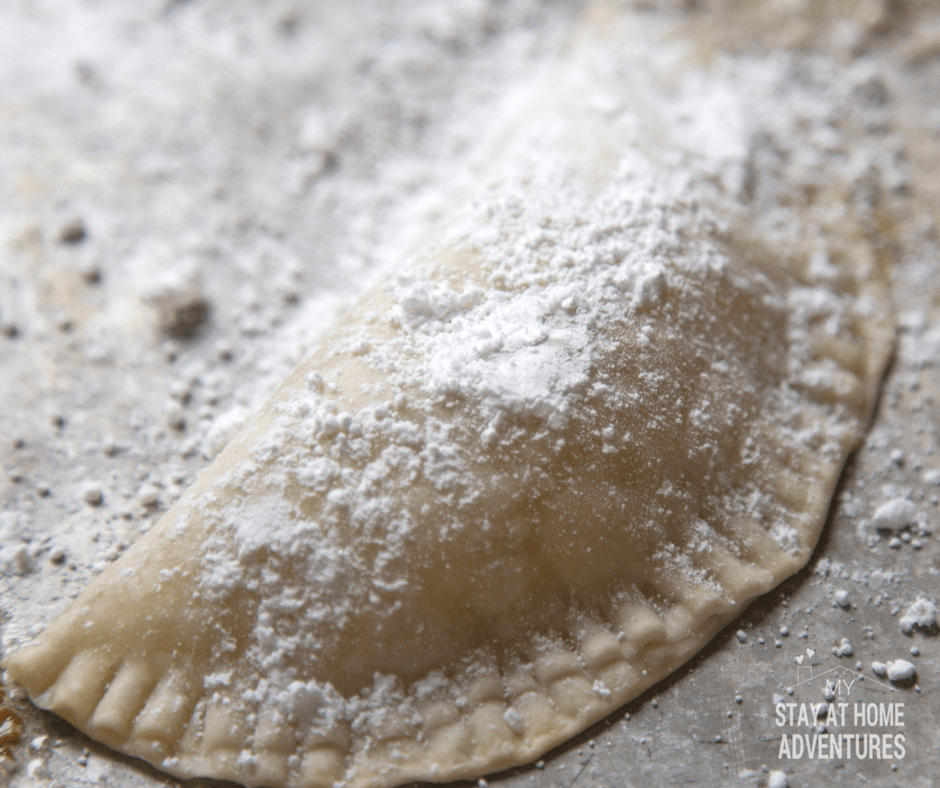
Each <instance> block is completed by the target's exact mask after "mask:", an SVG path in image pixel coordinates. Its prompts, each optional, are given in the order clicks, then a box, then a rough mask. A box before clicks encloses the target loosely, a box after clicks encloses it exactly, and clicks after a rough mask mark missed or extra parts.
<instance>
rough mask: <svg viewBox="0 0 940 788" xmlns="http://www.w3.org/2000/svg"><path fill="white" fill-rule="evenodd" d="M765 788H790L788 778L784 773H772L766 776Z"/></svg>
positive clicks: (776, 771)
mask: <svg viewBox="0 0 940 788" xmlns="http://www.w3.org/2000/svg"><path fill="white" fill-rule="evenodd" d="M767 788H790V778H789V777H787V773H786V772H781V771H778V770H775V771H772V772H770V774H768V775H767Z"/></svg>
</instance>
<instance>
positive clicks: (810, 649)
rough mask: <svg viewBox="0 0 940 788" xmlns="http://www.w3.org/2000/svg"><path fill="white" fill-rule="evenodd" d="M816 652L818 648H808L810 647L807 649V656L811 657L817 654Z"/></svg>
mask: <svg viewBox="0 0 940 788" xmlns="http://www.w3.org/2000/svg"><path fill="white" fill-rule="evenodd" d="M815 653H816V649H814V648H808V649H806V656H807V657H811V656H813V654H815Z"/></svg>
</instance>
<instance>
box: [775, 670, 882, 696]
mask: <svg viewBox="0 0 940 788" xmlns="http://www.w3.org/2000/svg"><path fill="white" fill-rule="evenodd" d="M812 667H813V666H812V665H806V666H805V667H803V669H804V670H805V669H806V668H810V670H812ZM837 670H839V671H842V674H841V676H840V677H839V680H838V681H837V682H836V684H835V685H834V686H833V690H835V689H836V688H838V687H839V685H840V684H841V685H842V686H844V687H845V688H846V694H849V691H850V690H851V688H852V687H854V686H855V685H856V683H858V682H859V681H865V682H872V683H874V684H877V685H879V686H880V687H884V688H885V689H886V690H888V692H900V690H899V689H897V687H892V686H891V685H890V684H885V683H884V682H883V681H878V679H873V678H871V677H870V676H866V675H865V674H864V673H859V672H858V671H857V670H852V668H847V667H845V666H843V665H836V666H835V667H832V668H829V670H824V671H823V672H822V673H820V674H818V675H816V676H813V675H810V677H809V678H808V679H803V680H802V681H798V682H796V684H791V685H790V686H789V687H787V689H788V690H795V689H796V688H797V687H799V686H800V685H801V684H807V683H809V682H811V681H816V680H817V679H821V678H822V677H823V676H826V675H828V674H829V673H832V672H833V671H837ZM846 673H851V674H852V675H853V676H855V677H856V678H855V679H854V680H853V681H852V683H851V684H848V683H846V681H845V679H844V678H842V676H844V675H845V674H846ZM797 678H799V668H798V669H797ZM826 683H827V684H829V682H828V681H827V682H826ZM837 694H841V693H837Z"/></svg>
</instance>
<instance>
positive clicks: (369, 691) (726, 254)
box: [4, 63, 891, 788]
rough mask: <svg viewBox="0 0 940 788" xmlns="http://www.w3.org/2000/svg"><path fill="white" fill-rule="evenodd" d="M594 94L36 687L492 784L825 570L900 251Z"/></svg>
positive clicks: (573, 100) (74, 718) (207, 494)
mask: <svg viewBox="0 0 940 788" xmlns="http://www.w3.org/2000/svg"><path fill="white" fill-rule="evenodd" d="M568 65H569V66H570V63H569V64H568ZM579 84H580V83H577V82H576V81H573V82H569V83H568V89H567V90H565V89H562V88H557V89H555V90H554V92H552V95H551V96H550V98H548V99H546V100H544V101H543V100H542V99H541V98H540V99H538V100H537V101H536V102H535V103H536V104H538V105H539V106H540V107H541V109H540V114H539V115H538V117H539V118H540V123H541V125H540V128H539V131H538V133H537V134H535V135H529V136H528V137H527V136H526V135H525V134H524V133H523V134H522V135H521V136H519V137H514V138H512V139H510V141H508V142H507V141H506V139H505V138H501V137H499V136H498V135H497V139H496V142H494V143H493V145H494V147H493V148H492V150H493V153H492V157H491V159H490V161H491V162H497V163H498V164H497V165H492V166H491V164H487V165H485V166H483V167H482V169H481V172H480V175H479V178H480V183H481V184H482V185H481V186H480V187H479V190H478V192H477V193H476V195H475V198H474V200H475V201H474V202H473V203H472V204H471V205H470V207H468V208H462V209H460V210H455V211H454V213H453V215H452V216H450V217H448V218H449V219H450V220H451V223H450V224H449V225H448V226H447V227H445V228H441V229H440V238H438V239H436V240H435V241H434V242H433V243H431V242H429V243H428V244H427V246H426V250H425V252H424V253H423V254H422V256H420V257H419V258H418V259H416V260H414V261H413V262H412V263H411V264H410V265H409V267H408V268H407V272H406V273H405V274H402V275H400V276H398V277H397V278H396V279H394V280H392V281H390V282H389V283H387V284H386V285H384V286H383V287H380V288H378V289H377V290H375V291H374V292H373V293H372V294H371V295H369V296H368V297H367V298H365V299H364V300H363V301H362V302H361V303H359V304H358V305H357V306H356V307H355V308H354V309H353V310H352V311H351V312H350V314H349V315H347V316H346V318H345V319H344V320H343V321H342V322H341V323H340V324H339V325H338V326H337V327H336V328H335V329H334V330H333V331H332V332H331V333H330V334H329V335H328V336H327V337H326V338H325V339H324V341H323V343H322V345H321V346H320V348H319V349H318V350H317V351H316V352H315V353H314V354H312V355H311V356H310V357H309V358H308V359H307V360H305V361H304V362H302V363H301V364H300V366H299V367H298V368H297V369H296V370H295V371H294V372H293V374H292V375H291V376H290V378H289V379H288V380H287V381H285V382H284V383H283V385H281V387H280V388H279V389H278V390H277V392H276V393H275V394H274V396H273V397H272V399H271V400H270V401H269V402H268V403H267V405H266V406H265V407H264V408H263V409H262V410H261V411H260V412H259V413H258V414H257V415H256V416H255V417H254V418H253V419H252V420H251V421H250V422H249V424H248V426H247V427H246V428H245V429H244V430H243V431H242V433H241V434H240V435H239V436H238V437H236V439H235V440H234V441H233V442H232V443H231V444H230V445H229V446H228V447H227V448H226V449H225V450H224V451H223V452H222V453H221V454H220V455H219V457H218V458H217V459H216V460H215V461H214V462H213V463H212V465H211V466H209V467H208V468H207V469H206V470H205V471H204V472H203V473H202V475H201V476H200V477H199V479H198V480H197V481H196V483H195V484H194V485H193V486H192V487H191V488H190V489H189V491H188V492H187V493H186V494H185V495H184V496H183V497H182V499H181V500H180V501H179V502H178V503H177V504H176V505H175V506H173V508H172V509H171V510H170V511H169V512H167V514H166V515H165V516H164V517H163V518H162V520H161V521H160V522H159V524H158V525H156V526H155V527H154V528H153V529H152V530H151V531H150V532H149V533H148V534H147V535H146V536H144V537H143V538H142V539H141V540H140V541H139V542H138V543H137V544H136V545H134V546H133V547H132V548H131V549H130V550H129V551H128V552H127V553H126V554H125V555H124V556H122V557H121V558H120V559H119V560H118V561H116V562H115V563H114V564H113V565H111V566H110V567H109V568H108V569H106V570H105V571H104V572H103V573H102V574H101V575H100V577H98V578H97V579H96V580H95V581H94V582H93V583H92V584H91V585H90V586H89V587H88V588H87V589H86V590H85V591H84V592H83V593H82V594H81V595H80V596H79V597H78V599H77V600H76V601H75V602H74V603H73V604H72V605H71V607H69V609H68V610H67V611H66V612H65V613H63V614H62V615H61V616H60V617H59V618H58V619H56V620H55V621H54V622H53V623H52V624H51V625H50V626H49V627H48V628H47V629H46V631H45V632H43V633H42V634H41V635H40V636H39V637H38V638H37V639H36V641H35V643H33V644H30V645H27V646H24V647H23V648H22V649H21V650H20V651H18V652H16V653H14V654H12V655H10V656H9V657H7V659H6V661H5V663H4V664H5V666H6V667H7V668H8V669H9V671H10V674H11V675H12V677H13V678H14V679H16V680H17V681H18V682H20V683H21V684H22V685H23V686H24V687H25V688H26V690H27V691H28V693H29V695H30V697H31V698H32V699H33V701H34V702H35V703H36V704H37V705H39V706H41V707H43V708H47V709H51V710H52V711H54V712H56V713H57V714H59V715H61V716H63V717H64V718H66V719H67V720H69V721H70V722H71V723H73V724H74V725H75V726H77V727H78V728H80V729H81V730H82V731H85V732H86V733H87V734H89V735H90V736H92V737H94V738H96V739H98V740H100V741H103V742H105V743H107V744H108V745H110V746H112V747H114V748H115V749H118V750H121V751H123V752H126V753H130V754H133V755H137V756H140V757H142V758H144V759H146V760H148V761H150V762H151V763H153V764H154V765H156V766H157V767H159V768H161V769H164V770H166V771H168V772H171V773H173V774H176V775H179V776H183V777H190V776H195V775H208V776H213V777H220V778H226V779H232V780H236V781H238V782H241V783H244V784H246V785H252V786H260V785H264V786H276V787H280V786H291V788H313V787H314V786H334V785H346V786H350V787H351V788H353V787H361V788H379V787H380V786H393V785H397V784H399V783H403V782H407V781H409V780H432V781H445V780H450V779H455V778H467V777H477V776H480V775H483V774H485V773H488V772H491V771H495V770H499V769H503V768H506V767H509V766H512V765H515V764H519V763H523V762H525V761H528V760H531V759H534V758H536V757H538V756H539V755H541V754H542V753H544V752H546V751H547V750H548V749H550V748H551V747H553V746H554V745H556V744H558V743H560V742H561V741H563V740H565V739H566V738H568V737H570V736H571V735H573V734H575V733H577V732H579V731H581V730H583V729H584V728H585V727H587V726H588V725H590V724H591V723H592V722H594V721H596V720H598V719H600V718H601V717H603V716H604V715H606V714H608V713H609V712H611V711H612V710H614V709H615V708H617V707H618V706H619V705H621V704H622V703H624V702H625V701H627V700H629V699H630V698H633V697H635V696H636V695H638V694H639V693H640V692H642V691H643V690H644V689H646V688H647V687H649V686H650V685H652V684H654V683H655V682H657V681H658V680H660V679H661V678H663V677H664V676H666V675H667V674H668V673H669V672H671V671H672V670H674V669H675V668H676V667H677V666H679V665H681V664H682V663H683V662H684V661H685V660H687V659H688V658H689V657H690V656H691V655H692V654H694V653H695V652H696V651H697V650H698V649H699V648H701V647H702V645H703V644H705V643H706V642H707V641H708V639H709V638H711V637H712V635H714V634H715V632H717V631H718V629H719V628H721V627H722V626H723V625H724V624H726V623H727V622H728V621H729V620H730V619H731V618H733V617H734V616H735V615H736V614H738V613H739V612H740V611H741V610H742V608H743V607H744V606H745V605H746V604H747V603H748V602H749V600H751V599H753V598H754V597H756V596H758V595H759V594H762V593H764V592H766V591H767V590H768V589H770V588H772V587H773V586H774V585H776V584H777V583H779V582H780V581H781V580H782V579H784V578H785V577H787V576H789V575H790V574H792V573H793V572H794V571H795V570H796V569H798V568H799V567H800V566H802V565H803V564H804V563H805V562H806V560H807V558H808V557H809V555H810V553H811V551H812V549H813V547H814V545H815V543H816V540H817V537H818V535H819V532H820V529H821V527H822V524H823V522H824V520H825V516H826V512H827V508H828V503H829V498H830V495H831V493H832V490H833V487H834V485H835V483H836V480H837V477H838V475H839V473H840V470H841V468H842V465H843V462H844V460H845V458H846V455H847V453H848V452H849V451H850V450H851V449H852V448H853V447H854V446H855V445H856V444H857V442H858V440H859V438H860V436H861V433H862V430H863V428H864V426H865V424H866V423H867V420H868V419H869V417H870V415H871V410H872V406H873V402H874V398H875V392H876V389H877V385H878V381H879V378H880V375H881V373H882V370H883V367H884V364H885V360H886V357H887V353H888V349H889V346H890V340H891V323H890V316H889V313H888V309H887V306H886V298H885V292H884V286H883V284H882V283H881V280H880V278H879V275H878V271H877V268H876V266H875V264H874V263H873V262H872V258H871V254H870V252H869V249H868V246H867V245H866V244H865V242H864V240H863V238H862V235H861V233H857V232H855V231H854V230H853V225H852V224H851V222H850V221H849V220H848V219H844V218H843V219H842V220H840V221H842V224H841V225H840V226H839V227H838V228H836V229H835V230H833V232H834V233H837V237H836V239H835V240H834V241H833V245H834V247H838V248H839V249H841V252H840V254H839V256H840V257H841V259H842V260H843V262H841V263H839V264H838V265H837V266H828V267H825V268H824V270H818V268H819V267H818V266H812V265H810V264H809V263H808V262H807V260H808V253H807V251H806V250H802V249H799V248H794V249H787V250H786V251H785V253H784V252H780V251H778V250H774V249H771V248H768V246H767V245H765V244H762V243H761V241H760V239H759V238H755V237H751V236H752V235H755V233H752V232H749V231H745V229H743V228H744V227H746V223H747V222H746V220H747V216H746V214H744V213H740V212H739V211H738V209H737V208H735V207H734V205H733V204H732V201H731V200H730V198H726V197H724V196H722V194H721V193H720V190H716V189H714V188H713V187H712V186H711V185H709V184H708V183H706V182H702V183H697V182H696V181H695V179H694V177H693V178H690V177H688V173H684V172H683V168H682V163H681V161H680V162H679V164H676V163H670V164H666V163H663V162H664V161H669V160H670V159H669V157H665V156H662V157H661V156H658V155H656V152H655V150H652V149H651V148H650V147H649V143H648V140H647V141H646V142H644V140H643V138H642V135H639V136H637V133H636V125H635V124H625V125H624V126H623V128H620V127H618V126H617V125H616V124H615V123H613V122H612V121H610V120H609V118H608V117H607V115H605V114H604V113H597V112H594V113H593V114H592V111H591V109H590V107H588V106H586V102H587V101H588V97H586V96H583V95H581V93H582V91H581V89H580V88H579V86H578V85H579ZM608 87H610V86H608ZM553 107H554V109H552V108H553ZM553 113H554V114H553ZM585 135H587V136H585ZM510 136H511V135H510ZM520 139H521V140H522V141H521V142H520V141H519V140H520ZM513 140H515V141H513ZM662 145H663V146H665V145H667V143H666V142H663V143H662ZM680 158H681V157H680ZM758 235H759V234H758Z"/></svg>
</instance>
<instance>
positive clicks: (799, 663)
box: [796, 654, 803, 665]
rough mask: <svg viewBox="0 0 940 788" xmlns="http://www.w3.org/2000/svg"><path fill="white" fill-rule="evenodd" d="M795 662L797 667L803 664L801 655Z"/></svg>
mask: <svg viewBox="0 0 940 788" xmlns="http://www.w3.org/2000/svg"><path fill="white" fill-rule="evenodd" d="M796 662H797V664H798V665H802V664H803V655H802V654H800V656H798V657H797V658H796Z"/></svg>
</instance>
